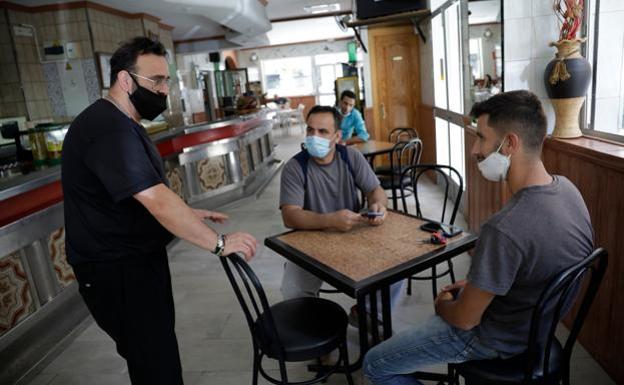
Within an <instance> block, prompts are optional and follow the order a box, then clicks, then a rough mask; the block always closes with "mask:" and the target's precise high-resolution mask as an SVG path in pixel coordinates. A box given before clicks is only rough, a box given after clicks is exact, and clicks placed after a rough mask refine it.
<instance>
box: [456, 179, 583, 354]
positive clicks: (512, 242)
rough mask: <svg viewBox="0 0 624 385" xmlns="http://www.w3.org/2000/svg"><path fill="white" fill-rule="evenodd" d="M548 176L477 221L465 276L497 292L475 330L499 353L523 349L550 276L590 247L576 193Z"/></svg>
mask: <svg viewBox="0 0 624 385" xmlns="http://www.w3.org/2000/svg"><path fill="white" fill-rule="evenodd" d="M553 178H554V180H553V182H552V183H551V184H549V185H546V186H531V187H527V188H525V189H522V190H520V191H518V192H517V193H516V194H514V195H513V197H512V198H511V199H510V201H509V202H508V203H507V204H506V205H505V207H503V209H502V210H501V211H499V212H498V213H496V214H494V215H493V216H492V217H491V218H490V219H489V220H488V221H487V222H486V223H485V224H484V225H483V226H482V227H481V232H480V234H479V241H478V242H477V247H476V251H475V254H474V256H473V257H472V264H471V266H470V271H469V273H468V281H469V282H470V284H471V285H473V286H476V287H478V288H480V289H482V290H485V291H488V292H490V293H493V294H495V295H496V296H495V297H494V299H493V300H492V302H491V304H490V305H489V306H488V308H487V309H486V310H485V312H484V314H483V317H482V318H481V324H480V325H479V326H477V327H476V328H475V331H476V333H477V335H478V337H479V339H480V341H481V342H482V343H483V344H484V345H487V346H489V347H491V348H493V349H495V350H497V351H499V352H500V353H501V355H502V356H503V357H509V356H512V355H515V354H519V353H521V352H523V351H524V350H526V347H527V342H528V335H529V327H530V323H531V312H532V310H533V309H532V308H533V306H534V305H535V303H536V302H537V299H538V298H539V295H540V293H541V292H542V290H543V289H544V288H545V287H546V285H547V284H548V282H549V281H550V280H551V279H552V277H554V276H555V275H556V274H557V273H558V272H560V271H561V270H563V269H564V268H566V267H569V266H571V265H572V264H574V263H576V262H579V261H580V260H581V259H583V258H585V257H587V256H588V255H589V254H590V253H591V251H592V250H593V230H592V226H591V222H590V218H589V213H588V211H587V207H586V206H585V202H584V201H583V198H582V197H581V194H580V193H579V191H578V190H577V189H576V187H575V186H574V185H573V184H572V183H571V182H570V181H569V180H568V179H566V178H565V177H562V176H557V175H555V176H553ZM542 329H544V328H542Z"/></svg>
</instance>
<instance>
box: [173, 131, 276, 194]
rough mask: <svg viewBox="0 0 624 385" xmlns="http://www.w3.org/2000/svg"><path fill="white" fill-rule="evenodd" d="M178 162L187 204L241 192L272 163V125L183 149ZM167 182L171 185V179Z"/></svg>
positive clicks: (262, 174)
mask: <svg viewBox="0 0 624 385" xmlns="http://www.w3.org/2000/svg"><path fill="white" fill-rule="evenodd" d="M178 161H179V165H180V166H181V167H182V168H183V170H184V171H183V175H184V178H183V180H182V181H181V184H182V185H183V186H184V189H183V190H184V198H185V200H186V201H187V202H188V203H195V202H200V201H204V200H206V199H209V198H213V197H215V196H218V195H221V194H226V193H227V194H232V193H233V192H238V193H242V191H243V190H244V189H245V187H246V186H249V185H250V184H251V183H253V182H254V181H255V180H256V179H257V178H259V177H262V176H264V171H265V170H266V169H267V168H269V167H270V166H271V165H272V162H273V161H274V157H273V141H272V138H271V125H270V124H269V123H268V122H267V123H262V124H260V125H259V126H257V127H255V128H254V129H252V130H250V131H248V132H246V133H245V134H243V135H241V136H238V137H232V138H227V139H222V140H217V141H214V142H210V143H206V144H202V145H198V146H194V147H190V148H185V149H184V151H183V152H182V153H180V154H179V155H178ZM169 181H170V184H171V185H172V186H173V183H172V178H171V177H170V178H169ZM172 188H173V187H172ZM230 196H232V197H235V196H237V194H232V195H230Z"/></svg>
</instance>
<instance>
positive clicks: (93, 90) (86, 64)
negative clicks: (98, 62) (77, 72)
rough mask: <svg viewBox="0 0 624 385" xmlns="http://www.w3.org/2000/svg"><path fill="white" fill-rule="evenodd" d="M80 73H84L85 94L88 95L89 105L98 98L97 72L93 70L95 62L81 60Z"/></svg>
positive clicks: (98, 82)
mask: <svg viewBox="0 0 624 385" xmlns="http://www.w3.org/2000/svg"><path fill="white" fill-rule="evenodd" d="M82 71H83V72H84V79H85V84H86V85H87V94H89V103H93V102H95V101H96V100H98V99H99V98H100V92H101V90H100V80H99V77H98V73H97V70H96V69H95V60H93V59H84V60H82Z"/></svg>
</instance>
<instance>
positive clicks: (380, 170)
mask: <svg viewBox="0 0 624 385" xmlns="http://www.w3.org/2000/svg"><path fill="white" fill-rule="evenodd" d="M395 168H397V167H395ZM408 168H409V166H401V172H403V171H405V170H407V169H408ZM395 173H396V174H399V172H398V170H397V171H395ZM375 174H376V175H391V174H392V169H391V168H390V165H381V166H377V167H375Z"/></svg>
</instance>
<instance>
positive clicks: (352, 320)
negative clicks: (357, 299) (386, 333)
mask: <svg viewBox="0 0 624 385" xmlns="http://www.w3.org/2000/svg"><path fill="white" fill-rule="evenodd" d="M367 314H368V317H366V330H368V332H369V333H370V332H371V330H372V329H373V325H372V322H371V319H370V313H368V312H367ZM349 325H351V326H353V327H354V328H356V329H358V328H359V325H360V322H359V317H358V313H357V306H356V305H353V306H352V307H351V311H349ZM377 328H378V329H379V331H380V332H381V331H382V330H383V323H382V322H381V320H379V319H378V320H377Z"/></svg>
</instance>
